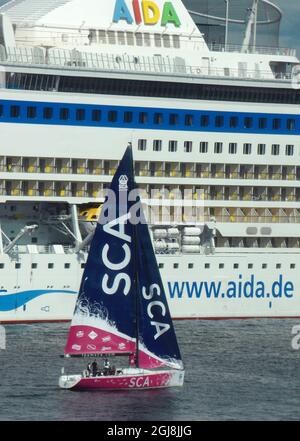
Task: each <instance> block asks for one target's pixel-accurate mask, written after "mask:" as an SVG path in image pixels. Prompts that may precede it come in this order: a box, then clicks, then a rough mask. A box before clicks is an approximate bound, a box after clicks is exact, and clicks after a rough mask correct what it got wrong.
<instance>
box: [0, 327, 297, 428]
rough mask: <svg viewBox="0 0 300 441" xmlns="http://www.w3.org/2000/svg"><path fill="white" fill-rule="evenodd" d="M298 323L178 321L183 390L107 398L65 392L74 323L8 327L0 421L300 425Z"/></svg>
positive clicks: (0, 374) (0, 354)
mask: <svg viewBox="0 0 300 441" xmlns="http://www.w3.org/2000/svg"><path fill="white" fill-rule="evenodd" d="M294 325H300V321H299V320H298V321H297V320H254V321H211V322H206V321H195V322H177V323H176V331H177V335H178V340H179V344H180V347H181V351H182V354H183V357H184V361H185V365H186V382H185V385H184V387H183V388H182V389H170V390H157V391H131V392H105V393H103V392H70V391H63V390H60V389H59V388H58V385H57V381H58V377H59V374H60V369H61V366H62V363H63V360H61V359H60V358H59V355H60V354H61V353H62V352H63V348H64V344H65V341H66V335H67V330H68V325H61V324H60V325H58V324H55V325H35V326H7V327H6V333H7V350H6V351H0V420H1V421H3V420H4V421H6V420H89V421H91V420H98V421H125V420H126V421H164V420H168V421H199V420H200V421H202V420H299V419H300V351H295V350H293V349H292V347H291V339H292V336H291V331H292V327H293V326H294ZM76 362H77V363H78V361H76ZM84 367H85V361H83V362H82V361H80V365H79V368H80V370H81V369H83V368H84ZM75 371H76V370H75Z"/></svg>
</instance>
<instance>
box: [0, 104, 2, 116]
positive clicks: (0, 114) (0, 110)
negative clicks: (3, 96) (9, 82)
mask: <svg viewBox="0 0 300 441" xmlns="http://www.w3.org/2000/svg"><path fill="white" fill-rule="evenodd" d="M1 116H3V106H2V105H1V106H0V117H1Z"/></svg>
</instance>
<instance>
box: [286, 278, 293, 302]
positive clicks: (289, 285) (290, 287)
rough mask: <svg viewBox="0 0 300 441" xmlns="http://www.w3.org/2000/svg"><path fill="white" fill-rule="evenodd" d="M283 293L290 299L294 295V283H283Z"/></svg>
mask: <svg viewBox="0 0 300 441" xmlns="http://www.w3.org/2000/svg"><path fill="white" fill-rule="evenodd" d="M284 295H285V297H287V298H288V299H292V298H293V297H294V284H293V283H292V282H286V284H285V285H284Z"/></svg>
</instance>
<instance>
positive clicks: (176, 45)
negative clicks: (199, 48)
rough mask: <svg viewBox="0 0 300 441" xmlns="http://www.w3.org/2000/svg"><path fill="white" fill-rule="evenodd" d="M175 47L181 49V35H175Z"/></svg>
mask: <svg viewBox="0 0 300 441" xmlns="http://www.w3.org/2000/svg"><path fill="white" fill-rule="evenodd" d="M173 46H174V48H175V49H180V38H179V35H173Z"/></svg>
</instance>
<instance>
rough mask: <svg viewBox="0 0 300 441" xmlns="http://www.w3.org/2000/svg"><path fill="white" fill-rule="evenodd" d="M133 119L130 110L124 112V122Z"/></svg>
mask: <svg viewBox="0 0 300 441" xmlns="http://www.w3.org/2000/svg"><path fill="white" fill-rule="evenodd" d="M132 120H133V113H132V112H124V122H126V123H131V122H132Z"/></svg>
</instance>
